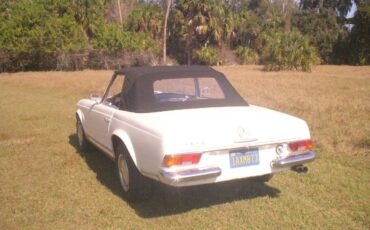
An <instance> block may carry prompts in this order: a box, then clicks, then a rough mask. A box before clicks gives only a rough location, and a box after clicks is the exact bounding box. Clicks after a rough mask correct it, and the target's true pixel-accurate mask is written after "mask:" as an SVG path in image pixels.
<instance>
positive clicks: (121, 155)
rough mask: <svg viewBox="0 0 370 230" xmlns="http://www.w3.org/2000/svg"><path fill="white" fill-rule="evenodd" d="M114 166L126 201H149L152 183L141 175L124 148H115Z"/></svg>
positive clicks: (120, 144) (121, 145)
mask: <svg viewBox="0 0 370 230" xmlns="http://www.w3.org/2000/svg"><path fill="white" fill-rule="evenodd" d="M116 165H117V173H118V178H119V181H120V184H121V187H122V190H123V196H124V198H125V199H127V200H128V201H139V200H146V199H149V198H150V197H151V195H152V181H151V180H150V179H149V178H147V177H145V176H143V175H141V173H140V172H139V170H137V168H136V166H135V164H134V162H133V161H132V159H131V157H130V155H129V153H128V151H127V149H126V147H125V146H124V145H123V144H122V143H119V144H118V146H117V147H116Z"/></svg>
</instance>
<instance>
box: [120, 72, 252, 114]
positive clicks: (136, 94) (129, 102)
mask: <svg viewBox="0 0 370 230" xmlns="http://www.w3.org/2000/svg"><path fill="white" fill-rule="evenodd" d="M115 75H125V81H124V85H123V87H122V94H121V97H122V100H123V101H124V103H125V107H126V109H127V110H129V111H132V112H158V111H166V110H175V109H187V108H204V107H221V106H246V105H248V104H247V103H246V102H245V101H244V100H243V98H241V97H240V95H239V94H238V93H237V92H236V90H235V89H234V88H233V87H232V86H231V84H230V83H229V82H228V80H227V79H226V77H225V76H224V75H223V74H222V73H220V72H218V71H216V70H214V69H212V68H211V67H208V66H156V67H129V68H124V69H119V70H116V71H115ZM187 77H189V78H198V77H213V78H215V79H216V80H217V82H218V83H219V85H220V86H221V88H222V89H223V91H224V94H225V99H223V100H205V101H204V102H186V103H161V104H158V103H156V102H155V98H154V90H153V83H154V82H155V81H157V80H161V79H170V78H187Z"/></svg>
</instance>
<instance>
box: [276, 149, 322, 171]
mask: <svg viewBox="0 0 370 230" xmlns="http://www.w3.org/2000/svg"><path fill="white" fill-rule="evenodd" d="M315 158H316V156H315V153H314V152H313V151H309V152H307V153H305V154H300V155H295V156H291V157H288V158H284V159H277V160H274V161H272V162H271V166H272V167H273V168H285V167H292V166H295V165H300V164H305V163H309V162H311V161H313V160H315Z"/></svg>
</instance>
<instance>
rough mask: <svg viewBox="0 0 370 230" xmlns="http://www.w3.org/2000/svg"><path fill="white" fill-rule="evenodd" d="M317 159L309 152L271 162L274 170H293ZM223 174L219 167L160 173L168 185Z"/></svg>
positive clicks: (163, 171) (162, 171) (162, 179)
mask: <svg viewBox="0 0 370 230" xmlns="http://www.w3.org/2000/svg"><path fill="white" fill-rule="evenodd" d="M315 158H316V156H315V153H314V152H313V151H309V152H307V153H305V154H300V155H295V156H290V157H287V158H283V159H277V160H273V161H272V162H271V167H272V168H277V169H279V168H292V167H294V166H299V165H302V164H305V163H309V162H311V161H313V160H314V159H315ZM221 173H222V170H221V168H219V167H206V168H204V167H202V168H192V169H185V170H178V171H170V170H164V169H162V170H161V171H160V179H161V181H162V182H164V183H166V184H170V185H171V184H177V183H181V182H188V181H197V180H202V179H207V178H213V177H218V176H220V175H221Z"/></svg>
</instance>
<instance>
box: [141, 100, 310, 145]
mask: <svg viewBox="0 0 370 230" xmlns="http://www.w3.org/2000/svg"><path fill="white" fill-rule="evenodd" d="M143 118H144V120H145V122H146V123H147V124H148V125H149V126H151V127H152V128H153V129H154V130H155V131H156V132H157V133H159V134H160V135H161V136H163V137H164V147H165V149H166V152H173V151H175V152H189V151H199V150H209V149H220V148H231V147H233V146H235V147H238V146H253V145H262V144H269V143H277V142H287V141H292V140H301V139H309V138H310V133H309V129H308V126H307V124H306V122H305V121H304V120H302V119H299V118H296V117H293V116H290V115H287V114H284V113H280V112H277V111H274V110H270V109H266V108H262V107H258V106H254V105H250V106H243V107H222V108H202V109H186V110H176V111H166V112H157V113H147V114H145V115H144V117H143Z"/></svg>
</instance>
